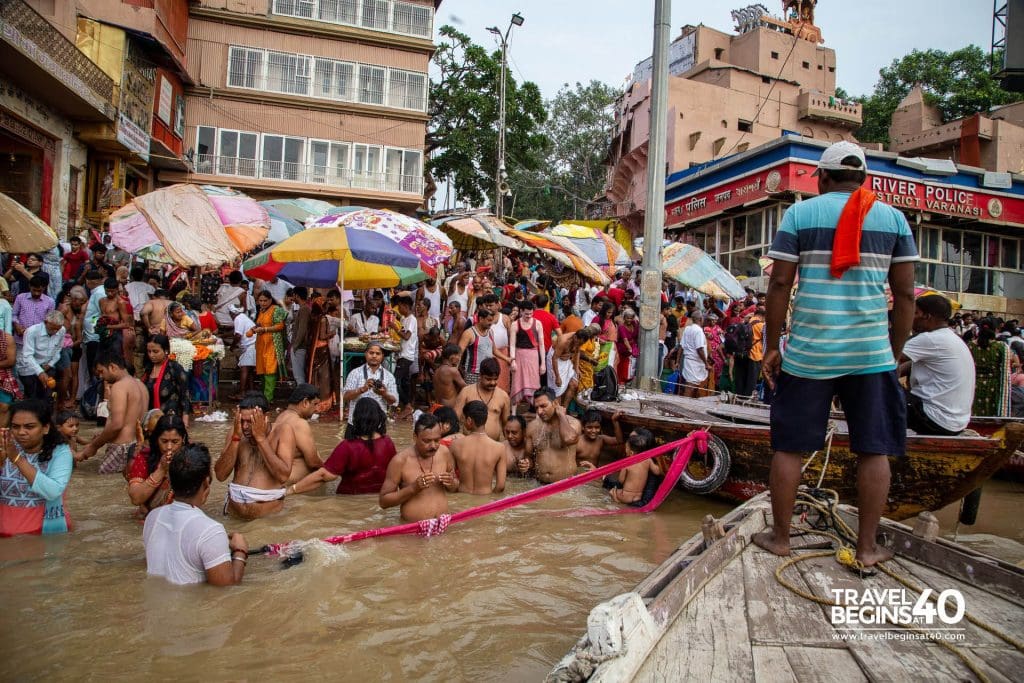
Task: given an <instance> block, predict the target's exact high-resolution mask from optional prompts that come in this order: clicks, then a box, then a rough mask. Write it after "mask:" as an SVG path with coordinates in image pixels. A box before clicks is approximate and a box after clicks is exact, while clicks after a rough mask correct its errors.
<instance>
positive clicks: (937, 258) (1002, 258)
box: [915, 227, 1024, 298]
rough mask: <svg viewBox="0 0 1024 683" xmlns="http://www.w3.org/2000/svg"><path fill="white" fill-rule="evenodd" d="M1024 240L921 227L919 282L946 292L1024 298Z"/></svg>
mask: <svg viewBox="0 0 1024 683" xmlns="http://www.w3.org/2000/svg"><path fill="white" fill-rule="evenodd" d="M1021 242H1022V240H1019V239H1015V238H1007V237H1001V236H998V235H987V234H982V233H977V232H963V231H960V230H950V229H939V228H929V227H922V228H920V229H919V231H918V244H919V250H920V253H921V261H920V262H919V263H918V264H917V266H916V267H915V278H916V280H917V281H918V282H921V283H924V284H926V285H928V286H930V287H935V288H936V289H939V290H942V291H945V292H954V293H968V294H985V295H989V296H1003V297H1008V298H1021V297H1024V273H1022V272H1021V268H1020V266H1021V262H1020V249H1021Z"/></svg>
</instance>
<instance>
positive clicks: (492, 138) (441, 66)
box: [426, 26, 547, 206]
mask: <svg viewBox="0 0 1024 683" xmlns="http://www.w3.org/2000/svg"><path fill="white" fill-rule="evenodd" d="M438 34H439V35H440V36H441V42H440V43H439V44H438V46H437V51H436V52H435V53H434V63H435V65H436V66H437V68H438V71H439V74H440V75H439V77H438V79H437V80H436V81H434V80H432V81H431V83H430V109H429V112H428V113H429V114H430V125H429V128H428V132H427V144H426V148H427V149H426V151H427V153H428V155H429V157H430V158H429V161H428V162H427V170H428V172H429V173H430V174H431V175H432V176H433V177H434V178H435V179H436V180H438V181H441V180H446V181H448V182H449V184H450V185H451V187H452V189H453V190H454V192H455V193H456V197H457V198H459V199H461V200H464V201H467V202H469V203H470V204H473V205H476V206H481V205H484V204H485V202H486V203H489V202H487V199H488V198H490V199H491V200H493V197H494V178H495V174H496V173H497V169H498V108H499V107H498V92H499V85H500V83H499V81H500V78H501V53H500V52H494V53H489V52H488V51H487V50H486V49H484V48H483V47H481V46H479V45H474V44H473V43H472V42H471V41H470V39H469V36H467V35H465V34H464V33H460V32H459V31H458V30H456V29H454V28H452V27H451V26H442V27H441V28H440V30H439V31H438ZM505 93H506V97H505V100H506V104H505V121H506V133H505V150H506V151H505V156H506V158H507V159H510V160H514V164H515V165H514V166H513V165H512V164H510V163H508V162H506V166H509V167H510V170H509V172H510V173H511V172H512V171H513V170H516V169H517V168H521V169H526V170H535V169H536V168H538V167H539V165H540V154H539V153H538V151H539V150H542V149H544V147H545V146H546V142H547V141H546V140H545V138H544V135H543V133H541V131H540V126H541V124H543V123H544V121H545V120H546V118H547V113H546V111H545V109H544V102H543V99H542V98H541V95H540V90H539V89H538V88H537V86H536V84H534V83H531V82H529V81H527V82H525V83H523V84H522V85H519V84H517V83H516V81H515V79H514V78H513V77H512V74H511V73H506V80H505Z"/></svg>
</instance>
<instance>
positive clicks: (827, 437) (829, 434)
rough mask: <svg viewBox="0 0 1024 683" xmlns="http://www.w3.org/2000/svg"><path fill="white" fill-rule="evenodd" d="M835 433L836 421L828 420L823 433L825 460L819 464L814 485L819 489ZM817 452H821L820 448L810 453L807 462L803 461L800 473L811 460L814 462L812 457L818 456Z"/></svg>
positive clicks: (826, 469)
mask: <svg viewBox="0 0 1024 683" xmlns="http://www.w3.org/2000/svg"><path fill="white" fill-rule="evenodd" d="M835 434H836V423H835V422H833V421H832V420H829V423H828V432H827V433H826V434H825V462H823V463H822V464H821V476H819V477H818V483H817V484H815V486H814V488H816V489H820V488H821V482H823V481H825V472H827V471H828V461H829V459H830V457H831V455H832V437H833V436H835ZM818 453H821V450H820V449H819V450H817V451H814V452H813V453H811V457H809V458H807V462H805V463H804V466H803V467H801V468H800V474H803V473H804V472H806V471H807V468H808V467H810V465H811V463H812V462H814V459H815V458H816V457H818Z"/></svg>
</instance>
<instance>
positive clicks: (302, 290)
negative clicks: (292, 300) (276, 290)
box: [292, 287, 309, 301]
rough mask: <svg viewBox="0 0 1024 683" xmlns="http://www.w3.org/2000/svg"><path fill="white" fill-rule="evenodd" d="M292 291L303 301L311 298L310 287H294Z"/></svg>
mask: <svg viewBox="0 0 1024 683" xmlns="http://www.w3.org/2000/svg"><path fill="white" fill-rule="evenodd" d="M292 293H293V294H294V295H295V296H296V297H297V298H299V299H301V300H303V301H305V300H306V299H308V298H309V289H307V288H306V287H295V288H294V289H292Z"/></svg>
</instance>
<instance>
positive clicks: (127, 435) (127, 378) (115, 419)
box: [76, 348, 149, 478]
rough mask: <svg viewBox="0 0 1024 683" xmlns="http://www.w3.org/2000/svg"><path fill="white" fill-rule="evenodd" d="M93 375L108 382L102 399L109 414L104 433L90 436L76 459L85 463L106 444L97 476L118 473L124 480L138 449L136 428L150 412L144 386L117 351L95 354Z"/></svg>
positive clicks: (106, 350) (108, 350)
mask: <svg viewBox="0 0 1024 683" xmlns="http://www.w3.org/2000/svg"><path fill="white" fill-rule="evenodd" d="M96 372H97V373H98V374H99V376H100V377H101V378H102V379H103V381H104V382H106V383H107V388H106V393H105V396H106V398H107V407H108V409H109V411H110V415H109V417H107V423H106V425H104V427H103V431H101V432H100V433H99V434H97V435H96V436H95V437H93V440H92V441H90V442H89V443H88V444H87V445H86V446H85V448H83V449H82V450H81V451H79V452H78V455H77V456H76V459H77V460H79V461H82V460H88V459H89V458H91V457H92V456H94V455H96V452H97V451H99V449H100V446H103V445H106V447H107V449H106V451H105V457H104V460H103V462H102V463H100V470H99V471H100V474H114V473H116V472H120V473H121V474H124V475H125V477H126V478H127V467H128V464H129V463H130V462H131V459H132V457H133V456H134V455H135V450H136V448H137V447H138V445H139V444H138V443H137V442H136V439H137V438H138V425H139V423H140V422H141V421H142V416H143V415H145V414H146V411H147V410H149V392H148V391H147V390H146V385H145V384H143V383H142V382H140V381H139V380H137V379H135V378H134V377H132V376H131V375H130V374H128V370H127V369H125V362H124V359H123V358H122V357H121V349H120V348H109V349H102V350H101V351H100V352H99V353H98V354H97V355H96Z"/></svg>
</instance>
